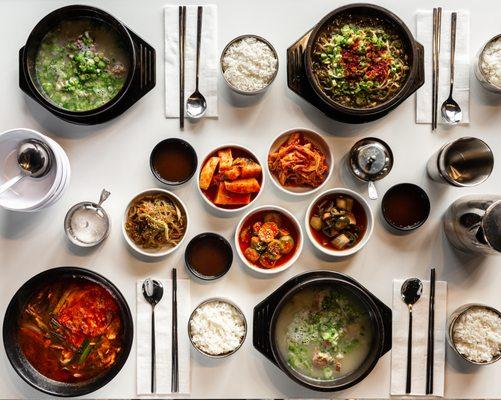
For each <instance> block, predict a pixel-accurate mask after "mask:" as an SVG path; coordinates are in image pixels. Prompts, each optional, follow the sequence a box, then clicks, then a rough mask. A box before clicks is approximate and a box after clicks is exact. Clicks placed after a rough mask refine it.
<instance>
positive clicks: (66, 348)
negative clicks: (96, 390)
mask: <svg viewBox="0 0 501 400" xmlns="http://www.w3.org/2000/svg"><path fill="white" fill-rule="evenodd" d="M18 342H19V347H20V349H21V351H22V353H23V354H24V356H25V357H26V359H27V360H28V362H29V363H30V364H31V365H32V366H33V368H35V369H36V370H37V371H38V372H40V373H41V374H42V375H44V376H45V377H47V378H49V379H53V380H55V381H58V382H64V383H78V382H84V381H88V380H90V379H93V378H95V377H97V376H99V375H101V374H102V373H104V372H105V371H107V370H108V369H109V368H111V367H112V366H113V365H114V364H115V362H116V361H117V359H118V355H119V353H120V352H121V351H122V349H123V328H122V321H121V317H120V314H119V307H118V303H117V301H116V299H115V298H114V297H113V296H112V294H111V293H110V292H109V291H108V290H107V289H106V288H104V287H103V286H101V285H100V284H98V283H96V282H94V281H91V280H88V279H83V278H62V279H59V280H57V281H54V282H51V283H48V284H46V285H44V286H42V287H41V288H40V289H39V290H38V291H36V292H35V293H34V294H33V296H32V297H31V299H30V300H29V301H28V303H27V304H26V306H25V307H24V309H23V310H22V312H21V314H20V316H19V321H18Z"/></svg>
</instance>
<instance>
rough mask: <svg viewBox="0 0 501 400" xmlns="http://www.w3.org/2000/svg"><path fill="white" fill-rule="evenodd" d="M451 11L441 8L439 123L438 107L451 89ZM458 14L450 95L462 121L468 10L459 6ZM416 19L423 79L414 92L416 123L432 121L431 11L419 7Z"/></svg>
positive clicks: (466, 104) (466, 118)
mask: <svg viewBox="0 0 501 400" xmlns="http://www.w3.org/2000/svg"><path fill="white" fill-rule="evenodd" d="M451 13H452V11H450V10H442V29H441V31H442V35H441V41H440V71H439V74H440V75H439V81H438V82H439V87H438V103H437V104H438V123H439V124H443V123H444V121H443V119H442V117H441V114H440V107H441V105H442V103H443V102H444V100H446V99H447V97H449V91H450V54H451ZM457 14H458V16H457V25H456V52H455V61H454V92H453V98H454V100H456V102H457V103H458V104H459V106H460V107H461V110H462V111H463V119H462V121H461V123H462V124H468V123H469V122H470V75H469V74H470V13H469V12H468V11H465V10H459V11H457ZM416 23H417V40H418V42H419V43H421V44H422V45H423V46H424V48H425V51H424V72H425V82H424V85H423V86H422V87H421V88H420V89H419V90H418V91H417V93H416V123H418V124H431V93H432V75H433V73H432V37H433V11H432V10H419V11H418V12H417V14H416Z"/></svg>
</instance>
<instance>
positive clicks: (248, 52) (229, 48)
mask: <svg viewBox="0 0 501 400" xmlns="http://www.w3.org/2000/svg"><path fill="white" fill-rule="evenodd" d="M220 63H221V72H222V74H223V77H224V80H225V82H226V83H227V84H228V86H229V87H230V88H231V89H232V90H233V91H235V92H237V93H239V94H243V95H255V94H259V93H262V92H264V91H265V90H266V89H267V88H268V87H269V86H270V85H271V84H272V82H273V81H274V80H275V77H276V76H277V73H278V54H277V51H276V50H275V48H274V47H273V46H272V44H271V43H270V42H268V41H267V40H266V39H264V38H262V37H261V36H257V35H251V34H247V35H242V36H238V37H236V38H235V39H233V40H232V41H230V42H229V43H228V44H227V45H226V47H225V48H224V50H223V52H222V53H221V61H220Z"/></svg>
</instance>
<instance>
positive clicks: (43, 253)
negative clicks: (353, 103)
mask: <svg viewBox="0 0 501 400" xmlns="http://www.w3.org/2000/svg"><path fill="white" fill-rule="evenodd" d="M85 3H89V4H93V5H96V6H99V7H102V8H104V9H106V10H108V11H109V12H111V13H112V14H113V15H114V16H116V17H117V18H119V19H121V20H122V21H124V22H125V23H126V24H127V25H128V26H129V27H130V28H132V29H133V30H134V31H136V32H137V33H138V34H139V35H140V36H142V37H143V38H144V39H145V40H146V41H148V42H149V43H150V44H151V45H153V46H154V47H155V48H156V50H157V85H156V87H155V88H154V90H153V91H152V92H150V93H149V94H148V95H147V96H146V97H145V98H143V99H142V100H141V101H140V102H139V103H138V104H136V105H135V106H134V107H132V109H130V110H129V111H128V112H126V113H125V114H124V115H123V116H121V117H119V118H117V119H115V120H114V121H111V122H109V123H106V124H104V125H100V126H90V127H81V126H73V125H71V124H67V123H65V122H62V121H60V120H58V119H57V118H55V117H53V116H52V115H51V114H49V113H48V112H46V111H45V110H43V109H42V108H41V107H39V106H38V105H37V104H35V103H34V102H33V101H31V100H29V99H28V98H27V97H26V96H25V95H24V94H23V93H22V92H21V90H20V89H19V88H18V64H17V63H18V61H17V59H18V50H19V48H20V47H21V46H22V45H24V43H25V41H26V38H27V36H28V34H29V32H30V31H31V29H32V28H33V26H34V25H35V23H36V22H38V20H40V19H41V18H42V17H43V16H44V15H46V14H47V13H48V12H50V11H52V10H53V9H55V8H58V7H60V6H63V5H66V4H69V2H63V1H52V0H47V1H34V0H8V1H6V0H2V1H0V45H1V49H2V55H1V57H0V71H1V75H0V80H1V85H0V87H1V91H0V105H1V106H0V131H3V130H7V129H11V128H14V127H28V128H33V129H37V130H39V131H41V132H43V133H46V134H48V135H50V136H51V137H52V138H54V139H55V140H57V141H58V142H59V143H60V144H61V145H62V146H63V148H64V149H65V150H66V151H67V153H68V156H69V158H70V162H71V166H72V181H71V185H70V187H69V190H68V191H67V192H66V194H65V196H64V197H63V198H62V200H61V201H60V202H59V203H58V204H56V205H55V206H54V207H52V208H50V209H47V210H44V211H42V212H39V213H37V214H16V213H12V212H6V211H0V315H1V316H2V317H3V314H4V312H5V308H6V306H7V304H8V302H9V300H10V298H11V297H12V295H13V294H14V292H15V291H16V290H17V289H18V288H19V287H20V286H21V285H22V284H23V283H24V282H25V281H26V280H27V279H28V278H29V277H31V276H33V275H35V274H36V273H38V272H40V271H43V270H45V269H48V268H51V267H55V266H62V265H75V266H82V267H87V268H90V269H92V270H95V271H97V272H99V273H101V274H104V275H105V276H107V277H109V278H110V279H111V280H112V281H113V282H114V283H115V284H116V285H117V286H118V287H119V288H120V289H121V290H122V291H123V293H124V295H125V297H126V298H127V301H128V302H129V305H130V308H131V310H132V313H133V314H134V312H135V284H136V280H137V279H141V278H145V277H148V276H157V277H166V276H168V274H169V273H170V269H171V268H172V267H174V266H176V267H178V268H179V270H180V274H181V276H185V275H186V271H185V269H184V267H183V253H184V247H185V245H183V246H182V247H183V248H181V249H179V250H178V251H177V252H175V253H174V254H172V255H171V256H168V257H167V258H165V259H164V260H162V261H158V262H145V261H141V260H139V259H137V258H136V257H135V256H134V255H133V254H131V252H130V251H129V250H128V248H127V246H126V244H125V242H124V240H123V238H122V234H121V231H120V221H121V217H122V213H123V211H124V207H125V205H126V204H127V202H128V201H129V199H130V198H131V197H132V196H133V195H134V194H135V193H136V192H138V191H140V190H143V189H146V188H149V187H154V186H158V184H157V182H156V181H155V179H154V178H153V176H152V174H151V173H150V170H149V166H148V158H149V154H150V150H151V149H152V148H153V146H154V145H155V144H156V143H157V142H158V141H160V140H161V139H164V138H166V137H169V136H180V137H183V138H185V139H187V140H188V141H190V142H191V143H192V144H193V146H194V147H195V148H196V150H197V151H198V153H199V156H200V157H202V155H203V153H206V152H207V151H208V150H209V149H211V148H212V147H215V146H217V145H220V144H224V143H228V142H236V143H241V144H243V145H247V146H249V147H251V148H252V149H254V150H255V151H256V152H257V154H258V156H259V157H260V159H261V160H264V159H265V156H266V148H267V145H268V143H269V142H270V141H271V139H272V138H273V137H274V136H276V135H277V134H278V133H280V132H282V131H284V130H287V129H290V128H293V127H301V126H302V127H307V128H311V129H314V130H317V131H319V132H321V133H322V134H323V135H324V137H325V138H326V140H327V141H328V142H329V144H330V145H331V148H332V151H333V153H334V156H335V159H336V164H335V169H334V174H333V176H332V177H331V179H330V181H329V183H328V187H337V186H346V187H349V188H353V189H355V190H359V191H360V192H362V193H366V188H365V185H361V184H360V183H358V182H355V181H354V180H353V179H352V178H351V176H350V175H349V173H348V172H346V169H345V167H344V161H345V159H344V157H345V155H346V152H347V151H348V150H349V148H350V147H351V146H352V144H353V143H354V142H355V141H356V140H358V139H360V138H362V137H364V136H368V135H371V136H377V137H381V138H383V139H384V140H385V141H387V142H388V143H389V144H390V146H391V147H392V149H393V152H394V155H395V165H394V168H393V171H392V172H391V174H390V175H389V176H388V177H387V178H385V179H384V180H383V181H380V182H379V183H378V184H377V186H378V189H379V191H380V192H381V193H384V191H385V190H386V189H387V188H389V187H390V186H391V185H393V184H396V183H398V182H404V181H408V182H414V183H416V184H419V185H422V186H423V187H424V188H426V190H427V191H428V193H429V195H430V198H431V202H432V212H431V216H430V218H429V220H428V222H427V223H426V224H425V226H423V227H422V228H421V229H419V230H418V231H417V232H415V233H413V234H411V235H407V236H394V235H392V234H390V233H389V232H388V231H387V230H386V229H385V228H384V226H383V225H382V224H381V221H380V219H379V216H380V212H379V207H380V202H379V201H374V202H372V203H371V206H372V207H373V210H374V212H375V215H376V217H377V218H376V226H375V229H374V234H373V236H372V239H371V240H370V241H369V243H368V245H367V247H366V248H365V249H364V250H363V251H361V252H360V253H358V254H357V255H355V256H354V257H351V258H349V259H346V260H342V261H338V262H332V261H330V260H325V259H322V258H321V257H319V256H318V255H317V254H316V253H315V252H314V251H313V246H312V245H311V244H310V243H308V242H306V243H305V246H304V250H303V253H302V255H301V257H300V258H299V260H298V262H297V263H296V265H295V266H294V267H293V268H291V269H290V270H288V271H286V272H285V273H282V274H280V275H278V276H275V277H273V278H259V277H256V276H253V275H251V274H249V273H247V272H246V271H245V270H244V268H243V266H242V265H241V264H240V262H239V260H238V259H237V257H235V261H234V263H233V266H232V268H231V270H230V272H229V273H228V274H227V275H226V276H225V277H224V278H222V279H220V280H218V281H216V282H213V283H210V284H200V283H198V282H194V281H192V285H191V292H192V299H191V300H192V303H193V304H192V305H193V306H194V305H195V304H196V303H198V302H199V301H201V300H203V299H205V298H207V297H209V296H214V295H224V296H226V297H228V298H230V299H232V300H234V301H235V302H236V303H238V304H239V305H240V306H241V307H242V309H243V311H244V312H245V315H246V316H247V319H248V321H249V322H250V323H251V322H252V310H253V307H254V305H256V304H257V303H258V302H259V301H261V300H262V299H263V298H264V297H266V296H267V295H268V294H269V293H271V292H272V291H273V290H274V289H275V288H277V287H278V286H279V285H280V284H281V283H283V282H284V281H286V280H288V279H289V278H291V277H292V276H294V275H295V274H297V273H300V272H304V271H311V270H314V269H319V268H325V269H331V270H335V271H340V272H343V273H347V274H349V275H351V276H353V277H354V278H356V279H357V280H359V281H360V282H361V283H362V284H363V285H365V286H366V287H368V288H369V289H370V290H371V291H372V292H373V293H374V294H375V295H376V296H378V297H379V298H380V299H381V300H382V301H383V302H385V303H386V304H391V294H392V279H394V278H404V277H410V276H418V277H421V278H426V277H427V276H428V270H429V267H430V266H436V267H437V272H438V278H439V279H443V280H447V281H448V282H449V298H448V309H449V312H451V311H452V310H453V309H455V308H456V307H457V306H459V305H461V304H464V303H467V302H471V301H479V302H485V303H487V304H490V305H492V306H494V307H497V308H500V307H501V297H500V296H499V282H500V281H501V268H500V259H499V258H496V257H490V258H480V257H475V256H472V257H465V256H464V255H461V254H459V253H458V252H456V251H454V250H453V249H452V248H451V247H450V245H449V244H448V242H447V241H446V239H445V238H444V234H443V230H442V226H441V216H442V214H443V212H444V211H445V209H446V208H447V206H448V205H449V204H450V203H451V202H452V201H453V200H454V199H456V198H457V197H458V196H460V195H463V194H467V193H473V192H484V193H489V192H490V193H495V192H496V191H497V192H498V193H499V192H500V190H499V188H500V184H501V171H500V169H499V168H498V167H497V168H496V169H495V170H494V172H493V174H492V176H491V177H490V179H489V180H488V181H487V182H485V183H484V184H482V185H481V186H479V187H476V188H473V189H460V188H451V187H448V186H445V185H442V184H438V183H433V182H431V181H430V180H429V179H428V178H427V176H426V172H425V164H426V161H427V159H428V157H429V156H430V155H431V154H432V153H433V152H434V151H435V150H436V149H437V148H439V147H440V146H441V145H442V144H444V143H445V142H447V141H448V140H452V139H455V138H459V137H461V136H465V135H473V136H476V137H480V138H482V139H484V140H486V141H487V142H488V143H489V145H490V146H491V147H492V148H493V150H494V152H495V153H496V156H499V155H500V154H501V153H500V152H501V135H500V134H499V126H500V124H501V97H497V98H495V97H493V96H490V95H488V94H487V93H486V92H485V91H484V90H483V89H482V88H481V87H480V86H479V85H478V83H477V82H476V80H475V78H474V77H473V74H472V75H471V119H472V123H471V124H470V126H466V127H457V128H454V129H452V130H444V129H441V130H440V132H439V133H434V134H432V133H431V132H430V127H429V126H428V125H416V124H415V123H414V107H415V101H414V98H411V99H409V100H407V101H406V102H405V103H404V104H402V105H401V106H400V107H399V108H398V110H397V111H394V112H393V113H391V114H390V115H389V116H387V117H386V118H383V119H381V120H379V121H376V122H374V123H370V124H366V125H359V126H357V125H345V124H340V123H337V122H334V121H332V120H330V119H328V118H327V117H325V116H324V115H323V114H322V113H320V112H319V111H317V110H316V109H315V108H313V107H312V106H310V105H309V104H308V103H306V102H305V101H303V100H302V99H300V98H299V97H297V96H296V95H295V94H294V93H292V92H291V91H290V90H289V89H288V88H287V85H286V58H285V50H286V48H287V47H288V46H289V45H291V44H292V43H293V42H294V41H295V40H296V39H298V38H299V37H300V36H301V35H302V34H303V33H304V32H306V31H307V30H308V29H310V28H311V27H312V26H313V25H314V24H315V23H316V22H317V21H318V20H319V19H320V18H321V17H323V16H324V15H325V14H326V13H327V12H329V11H331V10H332V9H334V8H335V7H337V6H340V5H342V4H344V3H345V2H342V1H339V0H334V1H325V0H308V1H305V0H301V1H300V0H287V1H278V0H276V1H270V0H253V1H240V0H239V1H237V0H234V1H231V0H216V1H214V3H218V4H219V47H220V49H222V47H223V46H224V45H225V44H226V43H227V42H228V41H229V40H230V39H232V38H233V37H235V36H237V35H240V34H242V33H256V34H260V35H262V36H264V37H266V38H268V39H269V40H270V41H271V42H272V43H273V44H274V45H275V47H276V48H277V50H278V53H279V57H280V70H279V73H278V77H277V79H276V81H275V83H274V84H273V86H272V87H271V89H270V90H269V91H268V92H267V93H266V94H265V95H264V96H262V97H261V98H258V99H243V98H240V97H237V96H235V95H233V94H232V93H230V92H229V91H228V90H227V88H226V87H225V84H224V82H223V81H222V79H221V77H219V96H220V99H219V110H220V118H219V120H204V121H202V122H200V123H198V124H196V125H192V124H190V123H187V124H186V128H185V130H184V132H182V133H181V132H180V131H179V128H178V125H179V124H178V121H177V120H166V119H165V118H164V111H163V103H164V84H165V82H164V78H163V64H162V58H163V24H162V21H163V19H162V18H163V12H162V6H163V5H164V4H165V3H166V0H145V1H133V0H101V1H88V0H87V1H85ZM187 3H191V1H187ZM377 3H380V4H381V5H383V6H386V7H388V8H390V9H391V10H393V11H394V12H395V13H396V14H398V15H399V16H400V17H401V18H402V19H403V20H404V21H405V22H406V23H407V24H408V25H409V26H410V27H411V29H412V30H414V29H415V11H416V7H418V4H419V7H422V8H431V7H433V6H434V5H439V2H434V1H430V0H421V1H420V2H419V3H416V2H411V1H397V0H386V1H377ZM440 3H441V5H442V6H443V7H444V8H447V6H449V7H453V6H454V8H465V9H469V10H470V11H471V51H472V57H473V55H474V53H475V52H476V51H477V49H478V48H479V46H480V45H482V44H483V42H484V41H486V40H487V39H488V38H490V37H492V36H493V35H494V34H497V33H499V16H500V13H501V3H499V2H498V1H494V0H489V1H477V2H474V1H467V0H456V1H452V0H450V1H447V0H442V1H441V2H440ZM102 188H107V189H108V190H110V191H111V193H112V194H111V197H110V198H109V200H108V201H107V202H106V209H107V210H108V212H109V213H110V214H111V219H112V231H111V235H110V237H109V238H108V239H107V240H106V242H105V243H104V244H103V245H102V246H100V247H98V248H96V249H94V250H90V251H75V250H74V249H72V248H70V246H69V244H68V242H67V241H66V238H65V236H64V233H63V229H62V228H63V218H64V215H65V213H66V211H67V210H68V208H69V207H70V206H71V205H72V204H74V203H76V202H79V201H82V200H89V199H94V200H95V199H97V197H98V196H99V193H100V191H101V189H102ZM175 192H176V193H177V194H178V195H180V196H181V197H182V198H183V200H184V201H186V203H187V204H188V208H189V212H190V214H191V216H192V221H196V222H195V223H193V224H192V225H191V227H190V229H189V232H188V237H189V238H191V237H192V236H194V235H195V234H197V233H200V232H203V231H217V232H220V233H222V234H223V235H225V236H226V237H227V238H228V239H231V240H232V237H233V233H234V232H233V230H234V227H235V225H236V223H237V222H238V220H239V218H240V216H235V217H232V218H219V217H216V216H214V215H212V214H210V213H209V212H208V210H207V208H206V207H205V206H204V204H203V203H202V201H201V199H200V198H199V195H198V193H197V191H196V187H195V180H192V181H191V182H190V183H189V184H187V185H186V186H184V187H182V188H179V189H176V190H175ZM309 200H311V199H308V198H306V199H301V200H296V199H291V198H290V197H287V196H285V195H283V194H280V193H279V192H278V191H277V190H276V189H275V188H274V187H273V186H272V185H271V183H270V182H268V184H267V186H266V188H265V189H264V193H263V195H262V197H261V198H260V199H259V200H258V203H257V204H256V205H262V204H267V203H271V204H280V205H283V206H285V207H287V208H288V209H290V210H291V211H292V212H294V213H296V214H297V215H298V216H299V217H300V218H303V217H304V213H305V210H306V207H307V206H308V203H309ZM185 243H186V242H185ZM235 256H236V254H235ZM135 345H136V344H135V343H134V345H133V350H132V352H131V354H130V357H129V359H128V361H127V363H126V365H125V366H124V368H123V369H122V370H121V372H120V373H119V374H118V375H117V377H116V378H115V379H114V380H113V381H112V382H110V383H109V384H108V385H106V386H105V387H103V388H102V389H100V390H99V391H97V392H95V393H93V394H91V395H89V396H87V397H97V398H130V397H135V395H136V390H135V380H136V354H135ZM500 373H501V362H500V363H497V364H494V365H491V366H485V367H481V368H473V367H467V366H466V365H465V364H464V363H462V362H461V361H460V360H458V358H457V357H456V356H455V355H454V354H453V353H452V352H451V351H450V350H449V349H448V351H447V362H446V382H445V384H446V397H447V398H496V397H497V398H499V396H500V395H501V380H500V379H499V376H500ZM191 382H192V394H191V395H192V397H195V398H201V397H210V398H230V397H233V398H234V397H247V398H280V397H321V394H318V393H315V392H312V391H309V390H306V389H304V388H302V387H301V386H299V385H297V384H295V383H293V382H292V381H290V380H289V379H288V378H287V377H286V376H285V375H284V374H283V373H282V372H281V371H279V370H278V369H277V368H276V367H275V366H274V365H272V364H271V363H270V362H269V361H268V360H267V359H265V358H264V357H263V356H262V355H261V354H260V353H258V352H257V351H256V350H254V349H253V347H252V334H251V333H250V334H249V336H248V338H247V341H246V342H245V344H244V345H243V348H242V349H240V350H239V351H238V353H236V354H235V355H234V356H232V357H230V358H228V359H224V360H216V361H214V360H206V359H201V358H200V357H199V356H198V355H196V354H195V352H192V368H191ZM389 385H390V354H389V353H388V354H386V355H385V356H384V357H382V359H381V360H380V361H379V362H378V364H377V366H376V368H375V369H374V370H373V371H372V373H371V374H370V375H369V376H368V377H367V378H366V379H365V380H364V381H363V382H361V383H360V384H358V385H356V386H355V387H353V388H351V389H349V390H346V391H344V392H341V393H337V394H336V397H359V398H386V397H388V393H389ZM323 396H324V397H326V395H325V394H324V395H323ZM43 397H44V396H43V395H42V394H40V393H38V392H37V391H35V390H34V389H32V388H30V387H29V386H28V385H27V384H25V383H24V382H23V381H22V380H21V379H20V378H19V377H18V376H17V375H16V373H15V372H14V371H13V370H12V368H11V367H10V365H9V363H8V361H7V359H6V356H5V352H4V349H3V346H0V398H43Z"/></svg>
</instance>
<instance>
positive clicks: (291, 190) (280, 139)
mask: <svg viewBox="0 0 501 400" xmlns="http://www.w3.org/2000/svg"><path fill="white" fill-rule="evenodd" d="M295 132H298V133H301V134H302V135H303V136H304V137H305V138H306V139H308V140H309V141H310V142H312V143H313V144H314V145H315V146H317V147H318V148H319V149H320V150H321V151H322V152H323V153H324V155H325V161H326V162H327V166H328V170H327V176H326V177H325V180H324V181H323V182H322V184H321V185H320V186H317V187H316V188H313V187H285V186H282V185H281V184H280V182H279V181H278V179H277V178H276V177H275V175H273V173H272V172H271V171H270V168H269V165H268V157H269V155H270V154H271V153H272V152H274V151H276V150H277V149H278V148H279V147H280V146H282V145H283V144H284V143H285V142H286V141H287V140H288V138H289V136H290V135H292V134H293V133H295ZM333 168H334V156H333V155H332V152H331V150H330V148H329V145H328V144H327V142H326V141H325V139H324V138H323V137H322V136H321V135H320V134H319V133H317V132H315V131H312V130H309V129H305V128H294V129H289V130H288V131H286V132H283V133H281V134H280V135H278V136H277V137H276V138H275V139H274V140H273V142H272V143H271V145H270V146H269V149H268V153H267V156H266V169H267V171H268V174H269V175H270V178H271V181H272V182H273V184H274V185H275V186H276V187H277V188H278V189H279V190H281V191H282V192H284V193H288V194H291V195H293V196H308V195H311V194H313V193H315V192H318V191H319V190H320V189H321V188H322V187H324V186H325V184H326V183H327V181H328V180H329V178H330V176H331V175H332V170H333Z"/></svg>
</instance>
